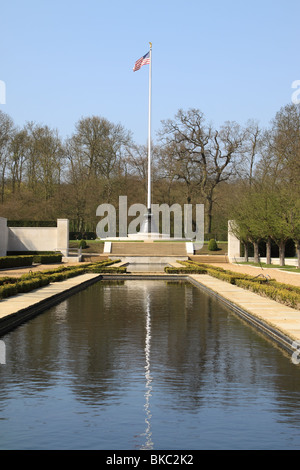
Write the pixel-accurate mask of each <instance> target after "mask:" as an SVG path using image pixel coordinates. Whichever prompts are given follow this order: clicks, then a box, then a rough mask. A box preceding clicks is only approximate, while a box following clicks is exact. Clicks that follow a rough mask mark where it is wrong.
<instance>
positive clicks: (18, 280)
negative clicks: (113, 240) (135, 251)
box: [0, 260, 126, 299]
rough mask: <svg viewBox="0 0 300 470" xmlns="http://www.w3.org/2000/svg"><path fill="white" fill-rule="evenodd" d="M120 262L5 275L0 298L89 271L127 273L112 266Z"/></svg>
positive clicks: (111, 261)
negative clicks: (20, 274) (12, 275)
mask: <svg viewBox="0 0 300 470" xmlns="http://www.w3.org/2000/svg"><path fill="white" fill-rule="evenodd" d="M118 262H119V260H103V261H100V262H98V263H91V264H86V265H83V266H78V265H77V266H61V267H59V268H56V269H50V270H47V271H38V272H34V273H33V272H31V273H26V274H23V276H21V277H3V278H0V299H4V298H7V297H10V296H12V295H17V294H19V293H23V292H30V291H31V290H33V289H37V288H39V287H43V286H45V285H48V284H50V282H60V281H64V280H65V279H69V278H70V277H75V276H79V275H81V274H85V273H87V272H92V273H99V274H101V273H126V268H122V267H113V266H111V265H112V264H115V263H118Z"/></svg>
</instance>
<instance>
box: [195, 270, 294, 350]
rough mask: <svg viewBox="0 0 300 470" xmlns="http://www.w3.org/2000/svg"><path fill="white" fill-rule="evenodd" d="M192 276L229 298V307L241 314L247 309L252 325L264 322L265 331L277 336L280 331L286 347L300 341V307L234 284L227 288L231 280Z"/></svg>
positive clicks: (212, 290)
mask: <svg viewBox="0 0 300 470" xmlns="http://www.w3.org/2000/svg"><path fill="white" fill-rule="evenodd" d="M189 277H190V278H191V279H193V280H194V281H196V282H198V283H199V285H200V286H204V287H205V288H207V289H208V291H210V292H211V293H213V294H215V295H216V296H217V297H219V298H221V299H223V300H224V301H226V303H227V304H228V305H229V306H231V307H233V308H234V309H235V310H236V311H239V312H240V314H241V316H243V313H242V312H244V313H245V315H244V316H245V318H247V319H248V320H250V322H251V321H252V323H253V324H255V323H257V324H259V325H261V327H262V329H263V330H265V332H266V331H267V330H268V329H269V331H270V336H272V337H274V335H276V331H277V332H278V339H279V337H280V338H283V342H282V344H283V345H285V346H286V349H289V350H291V349H292V345H293V342H294V341H299V342H300V311H299V310H296V309H294V308H291V307H288V306H286V305H283V304H280V303H278V302H276V301H275V300H272V299H268V298H265V297H261V296H260V295H258V294H256V293H254V292H250V291H246V290H244V289H243V288H241V287H238V286H235V285H232V284H231V285H230V288H228V283H226V282H225V281H221V280H219V279H216V278H212V277H211V276H209V275H207V274H190V275H189ZM247 314H249V316H247ZM256 320H257V321H256ZM284 343H286V344H284ZM299 344H300V343H299Z"/></svg>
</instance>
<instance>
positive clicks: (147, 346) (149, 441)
mask: <svg viewBox="0 0 300 470" xmlns="http://www.w3.org/2000/svg"><path fill="white" fill-rule="evenodd" d="M150 351H151V314H150V294H149V293H148V294H147V305H146V338H145V359H146V365H145V378H146V392H145V405H144V409H145V411H146V418H145V423H146V429H145V432H144V433H143V435H144V436H146V442H145V444H144V445H143V446H142V447H141V449H142V450H150V449H153V441H152V431H151V417H152V415H151V411H150V397H151V395H152V394H151V392H152V385H151V384H152V376H151V371H150Z"/></svg>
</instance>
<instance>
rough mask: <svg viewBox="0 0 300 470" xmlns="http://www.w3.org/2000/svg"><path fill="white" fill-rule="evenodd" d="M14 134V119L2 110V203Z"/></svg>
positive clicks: (0, 136) (0, 168)
mask: <svg viewBox="0 0 300 470" xmlns="http://www.w3.org/2000/svg"><path fill="white" fill-rule="evenodd" d="M13 134H14V123H13V120H12V119H11V118H10V117H9V116H8V115H7V114H5V113H3V112H2V111H0V175H1V203H2V204H3V202H4V192H5V176H6V170H7V164H8V159H9V145H10V141H11V139H12V137H13Z"/></svg>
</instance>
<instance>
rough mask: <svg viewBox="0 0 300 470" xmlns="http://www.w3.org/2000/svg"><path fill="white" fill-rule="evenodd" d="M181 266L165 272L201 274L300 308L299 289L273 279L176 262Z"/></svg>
mask: <svg viewBox="0 0 300 470" xmlns="http://www.w3.org/2000/svg"><path fill="white" fill-rule="evenodd" d="M178 262H179V263H180V264H182V265H183V266H182V268H173V269H172V268H165V271H166V272H170V273H174V274H181V273H187V274H191V273H192V274H199V273H200V272H201V269H202V274H209V275H210V276H213V277H216V278H218V279H221V280H222V281H226V282H229V283H230V284H234V285H236V286H239V287H242V288H244V289H248V290H251V291H252V292H255V293H256V294H259V295H262V296H265V297H268V298H270V299H273V300H275V301H276V302H280V303H283V304H285V305H288V306H289V307H292V308H296V309H299V308H300V287H297V286H292V285H289V284H283V283H280V282H277V281H275V280H274V279H267V278H259V277H253V276H249V275H248V274H242V273H234V272H232V271H230V270H225V269H223V268H219V267H217V266H216V267H215V266H212V265H209V264H201V263H196V262H193V261H178Z"/></svg>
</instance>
